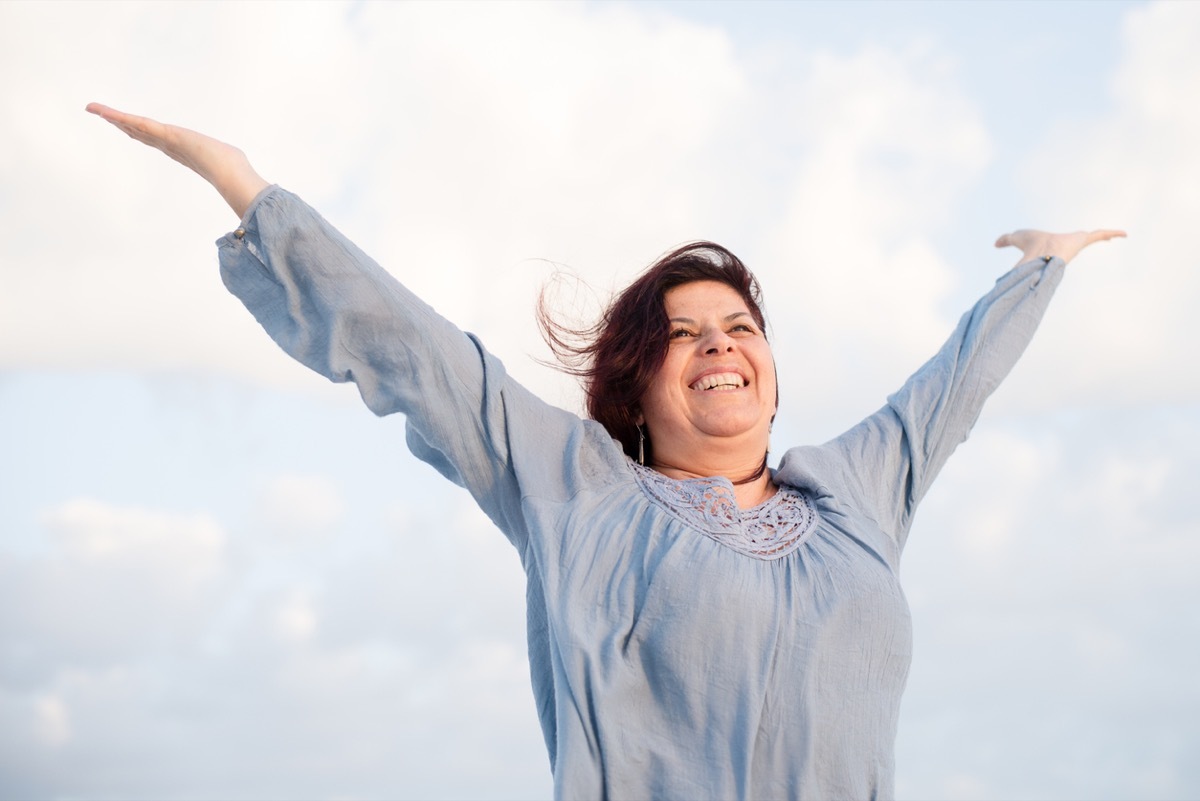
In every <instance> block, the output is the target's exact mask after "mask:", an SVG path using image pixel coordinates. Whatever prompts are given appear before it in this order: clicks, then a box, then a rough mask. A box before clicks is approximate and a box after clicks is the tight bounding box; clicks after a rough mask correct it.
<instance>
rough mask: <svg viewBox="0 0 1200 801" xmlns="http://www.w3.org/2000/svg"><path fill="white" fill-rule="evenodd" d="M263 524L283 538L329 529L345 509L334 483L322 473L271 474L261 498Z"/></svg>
mask: <svg viewBox="0 0 1200 801" xmlns="http://www.w3.org/2000/svg"><path fill="white" fill-rule="evenodd" d="M260 505H261V515H262V518H263V523H264V524H265V525H266V527H267V528H268V529H270V530H272V531H274V532H275V533H276V534H277V535H279V536H280V537H283V538H285V539H304V538H311V537H313V536H318V535H322V534H327V533H329V532H330V531H331V530H332V529H333V528H334V527H335V526H337V524H338V522H339V521H340V520H341V518H342V515H343V513H344V508H343V502H342V497H341V493H340V492H339V491H338V488H337V485H336V484H334V482H333V481H332V480H330V479H329V478H327V477H325V476H299V475H283V476H275V477H273V478H271V479H270V480H269V481H268V482H267V484H266V486H265V487H264V489H263V493H262V497H261V500H260Z"/></svg>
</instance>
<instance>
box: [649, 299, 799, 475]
mask: <svg viewBox="0 0 1200 801" xmlns="http://www.w3.org/2000/svg"><path fill="white" fill-rule="evenodd" d="M663 300H664V302H665V305H666V310H667V317H668V319H669V320H670V329H669V330H670V339H669V340H668V346H667V357H666V360H665V361H664V362H663V365H662V367H661V368H660V369H659V371H658V375H657V376H656V377H655V379H654V382H653V383H652V384H651V386H650V389H649V390H648V391H647V392H646V394H645V396H644V397H643V398H642V410H641V411H642V418H643V420H644V422H645V425H646V428H647V429H648V432H649V437H650V441H651V442H652V443H653V444H654V449H655V450H654V453H655V460H656V461H660V462H661V461H669V460H670V456H669V453H672V452H679V453H684V454H686V453H687V450H686V449H687V448H691V447H697V446H699V447H704V446H705V445H709V446H712V445H716V444H718V443H717V442H716V441H715V440H717V439H719V440H721V442H720V444H721V445H728V444H731V443H736V444H741V442H738V441H737V440H742V441H744V442H745V444H746V446H747V448H752V449H757V450H758V452H759V453H761V451H762V450H765V449H766V444H767V440H768V438H769V434H770V427H771V418H772V417H773V416H774V415H775V401H776V392H775V362H774V359H773V358H772V356H771V346H770V345H769V344H767V340H766V337H765V336H764V335H763V331H762V330H761V329H760V328H759V326H758V324H757V323H756V322H755V321H754V315H752V314H751V313H750V309H749V308H748V307H747V306H746V303H745V301H743V300H742V298H741V296H740V295H739V294H738V293H737V292H736V291H735V290H734V289H733V288H732V287H729V286H727V285H725V284H722V283H720V282H717V281H694V282H692V283H690V284H683V285H682V286H677V287H675V288H673V289H671V290H668V292H667V293H666V295H665V296H664V298H663ZM730 438H736V439H732V440H731V439H730ZM756 458H758V457H756ZM672 464H674V463H673V462H672ZM674 466H678V467H686V465H678V464H675V465H674Z"/></svg>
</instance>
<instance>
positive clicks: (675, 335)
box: [671, 328, 692, 339]
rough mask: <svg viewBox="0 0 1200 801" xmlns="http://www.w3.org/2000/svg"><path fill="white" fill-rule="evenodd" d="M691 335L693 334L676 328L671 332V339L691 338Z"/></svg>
mask: <svg viewBox="0 0 1200 801" xmlns="http://www.w3.org/2000/svg"><path fill="white" fill-rule="evenodd" d="M691 335H692V332H691V331H688V330H687V329H685V328H676V329H675V330H674V331H672V332H671V339H681V338H683V337H690V336H691Z"/></svg>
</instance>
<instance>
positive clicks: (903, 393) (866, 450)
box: [780, 258, 1065, 547]
mask: <svg viewBox="0 0 1200 801" xmlns="http://www.w3.org/2000/svg"><path fill="white" fill-rule="evenodd" d="M1064 267H1065V262H1063V261H1062V259H1058V258H1053V259H1037V260H1034V261H1029V262H1025V263H1023V264H1020V265H1018V266H1017V267H1015V268H1013V269H1012V270H1011V271H1009V272H1008V273H1006V274H1005V275H1003V276H1002V277H1001V278H1000V279H999V280H998V281H997V282H996V285H995V287H994V288H993V289H992V291H991V292H989V293H988V294H987V295H985V296H984V297H983V298H981V299H980V300H979V301H978V302H977V303H976V304H975V305H974V307H972V308H971V309H970V311H968V312H967V313H966V314H965V315H963V317H962V319H961V320H960V321H959V323H958V326H957V328H955V330H954V333H953V334H951V335H950V338H949V339H948V340H947V341H946V343H945V344H944V345H943V346H942V348H941V350H939V351H938V352H937V354H936V355H935V356H934V357H933V358H932V359H930V360H929V361H928V362H926V363H925V364H924V365H923V366H922V367H921V368H920V369H919V370H917V372H916V373H914V374H913V375H912V376H911V377H910V378H909V379H908V381H907V382H905V384H904V386H902V387H901V388H900V390H899V391H897V392H896V393H894V394H893V395H891V396H890V397H889V398H888V402H887V405H885V406H884V407H883V408H882V409H880V410H879V411H878V412H876V413H875V414H873V415H871V416H869V417H867V418H866V419H865V420H863V421H862V422H861V423H859V424H858V425H856V426H854V427H853V428H851V429H850V430H849V431H847V432H846V433H844V434H842V435H841V436H839V437H837V438H836V439H834V440H832V441H830V442H828V443H826V444H825V445H822V446H820V447H818V448H799V449H796V451H795V452H789V454H788V456H787V457H785V459H784V463H783V464H782V465H781V468H780V469H781V472H783V473H784V476H783V478H784V479H785V480H786V479H787V474H788V473H789V472H792V473H797V474H798V476H797V480H798V481H799V483H801V484H803V483H809V484H816V485H818V486H817V489H818V491H820V490H821V487H820V486H819V485H821V484H822V483H823V482H828V481H836V482H838V483H839V484H840V485H841V487H844V488H846V489H847V491H848V492H849V493H850V494H851V495H853V496H854V497H855V498H856V499H857V503H858V504H859V505H860V506H861V507H862V508H861V511H862V512H863V513H865V514H868V515H870V516H871V517H872V518H873V519H874V520H875V521H876V523H877V524H878V525H879V526H880V528H882V529H883V530H884V531H885V532H887V533H888V534H889V535H890V536H891V537H892V538H893V539H894V540H895V541H896V543H897V545H898V546H899V547H903V545H904V542H905V540H906V539H907V536H908V529H909V526H910V525H911V523H912V517H913V513H914V511H915V510H916V507H917V504H918V503H919V502H920V500H921V499H922V498H923V497H924V496H925V493H926V492H927V491H928V489H929V486H930V484H931V483H932V482H933V480H934V478H936V477H937V474H938V472H939V471H940V470H941V469H942V466H943V465H944V464H945V463H946V460H947V459H948V458H949V457H950V454H951V453H953V452H954V449H955V448H957V447H958V445H959V443H961V442H963V441H965V440H966V439H967V435H968V434H969V433H970V431H971V428H972V426H974V424H975V421H976V420H977V419H978V418H979V414H980V411H981V410H982V408H983V404H984V401H986V400H987V398H988V396H989V395H991V394H992V392H993V391H994V390H995V389H996V387H997V386H999V384H1000V382H1001V381H1002V380H1003V379H1004V378H1005V376H1007V375H1008V373H1009V371H1010V370H1012V368H1013V365H1014V364H1016V361H1017V359H1018V358H1020V356H1021V354H1022V353H1023V352H1024V350H1025V347H1026V346H1027V345H1028V344H1029V341H1030V339H1031V338H1032V337H1033V334H1034V331H1036V330H1037V326H1038V323H1039V322H1040V321H1041V319H1042V315H1043V314H1044V313H1045V310H1046V307H1047V305H1048V304H1049V302H1050V298H1051V297H1052V296H1053V294H1054V290H1055V289H1056V288H1057V287H1058V284H1059V282H1061V280H1062V276H1063V272H1064ZM789 461H790V464H789ZM816 473H821V474H823V476H824V478H820V479H818V478H816V477H815V474H816ZM805 474H807V479H808V480H807V482H806V481H805V477H806V475H805ZM826 489H828V488H826Z"/></svg>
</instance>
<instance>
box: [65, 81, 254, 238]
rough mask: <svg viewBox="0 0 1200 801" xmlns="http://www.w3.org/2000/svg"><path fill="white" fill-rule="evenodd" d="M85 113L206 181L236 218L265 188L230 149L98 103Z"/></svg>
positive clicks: (243, 158) (193, 133) (241, 155)
mask: <svg viewBox="0 0 1200 801" xmlns="http://www.w3.org/2000/svg"><path fill="white" fill-rule="evenodd" d="M87 111H89V112H90V113H92V114H95V115H97V116H99V117H100V118H101V119H104V120H107V121H108V122H111V123H112V124H113V125H115V126H116V127H118V128H120V129H121V130H122V131H124V132H125V133H127V134H128V135H129V136H131V137H132V138H134V139H136V140H138V141H139V142H143V143H145V144H147V145H149V146H150V147H152V148H154V149H156V150H160V151H162V152H163V153H165V154H166V155H167V156H170V157H171V158H172V159H174V160H175V161H177V162H179V163H180V164H182V165H183V166H185V167H187V168H188V169H190V170H192V171H193V172H195V173H196V174H197V175H199V176H200V177H201V178H203V179H205V180H206V181H208V182H209V183H210V184H212V185H213V186H214V187H216V189H217V191H218V192H220V193H221V197H223V198H225V202H227V203H228V204H229V205H230V207H231V208H232V209H233V210H234V212H235V213H236V214H237V215H238V216H239V217H241V216H242V215H243V214H245V212H246V209H247V208H248V207H249V205H250V201H252V200H254V197H255V195H257V194H258V193H259V192H260V191H262V190H263V189H265V188H266V187H267V186H269V184H268V183H267V182H266V181H265V180H263V178H262V176H260V175H259V174H258V173H257V172H255V171H254V168H253V167H251V166H250V160H249V159H247V158H246V154H245V153H243V152H242V151H241V150H239V149H237V148H236V147H234V146H233V145H229V144H226V143H225V142H221V141H219V140H217V139H213V138H212V137H211V136H205V135H204V134H202V133H198V132H196V131H192V130H189V129H187V128H180V127H179V126H178V125H166V124H164V123H161V122H157V121H156V120H152V119H150V118H149V117H139V116H137V115H136V114H126V113H125V112H123V111H118V110H117V109H115V108H109V107H108V106H105V105H102V104H100V103H89V104H88V106H87Z"/></svg>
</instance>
